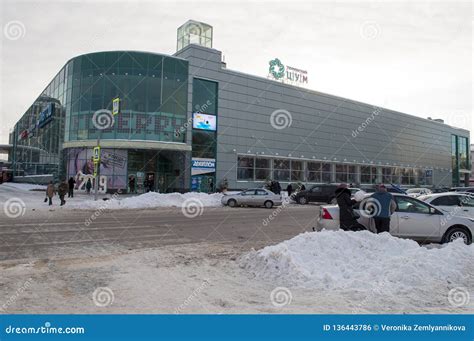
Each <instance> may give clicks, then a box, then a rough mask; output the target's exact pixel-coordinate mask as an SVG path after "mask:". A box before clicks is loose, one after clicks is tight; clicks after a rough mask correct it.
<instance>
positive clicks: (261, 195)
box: [254, 189, 269, 206]
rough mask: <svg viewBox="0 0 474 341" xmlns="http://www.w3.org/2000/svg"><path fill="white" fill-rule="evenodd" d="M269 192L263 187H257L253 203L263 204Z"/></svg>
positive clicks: (256, 204)
mask: <svg viewBox="0 0 474 341" xmlns="http://www.w3.org/2000/svg"><path fill="white" fill-rule="evenodd" d="M268 197H269V194H268V192H267V191H265V190H263V189H257V190H256V191H255V200H254V205H255V206H263V204H264V203H265V201H266V200H267V199H268Z"/></svg>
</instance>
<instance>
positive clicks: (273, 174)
mask: <svg viewBox="0 0 474 341" xmlns="http://www.w3.org/2000/svg"><path fill="white" fill-rule="evenodd" d="M432 174H433V173H432V170H424V169H417V168H400V167H380V166H379V167H377V166H362V165H361V166H358V165H354V164H341V163H328V162H317V161H299V160H291V159H275V158H259V157H254V156H238V158H237V180H239V181H265V180H277V181H301V182H314V183H331V182H335V183H361V184H376V183H381V182H383V183H395V184H402V185H415V184H418V185H432V184H433V175H432Z"/></svg>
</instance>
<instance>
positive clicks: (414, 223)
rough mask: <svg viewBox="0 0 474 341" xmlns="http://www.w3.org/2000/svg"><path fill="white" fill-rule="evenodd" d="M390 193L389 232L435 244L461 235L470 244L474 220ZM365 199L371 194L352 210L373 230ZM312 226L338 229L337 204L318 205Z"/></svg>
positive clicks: (363, 223) (360, 220) (321, 228)
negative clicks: (392, 208)
mask: <svg viewBox="0 0 474 341" xmlns="http://www.w3.org/2000/svg"><path fill="white" fill-rule="evenodd" d="M392 195H393V198H394V200H395V202H396V203H397V209H396V211H395V212H394V213H393V214H392V216H391V219H390V234H391V235H393V236H395V237H400V238H409V239H413V240H416V241H419V242H435V243H446V242H451V241H453V240H455V239H458V238H462V239H463V240H464V242H465V243H466V244H471V242H472V235H473V234H474V219H471V218H466V217H459V216H453V215H450V214H449V213H447V212H443V211H442V210H440V209H438V208H436V207H434V206H432V205H430V204H428V203H426V202H423V201H421V200H418V199H415V198H412V197H409V196H406V195H403V194H396V193H392ZM364 202H365V203H364ZM368 202H370V195H368V196H366V199H364V200H363V201H362V202H361V203H360V204H359V205H355V206H354V210H355V211H356V212H357V213H358V214H359V215H360V218H359V219H358V222H359V223H361V224H362V225H364V226H365V228H367V229H368V230H370V231H372V232H375V225H374V222H373V219H372V218H371V214H370V210H368V209H367V208H365V207H364V205H366V206H370V205H369V204H367V203H368ZM361 206H362V209H361ZM315 229H316V230H317V231H321V230H323V229H326V230H337V229H339V207H338V206H337V205H325V206H321V208H320V213H319V217H318V219H317V226H316V228H315Z"/></svg>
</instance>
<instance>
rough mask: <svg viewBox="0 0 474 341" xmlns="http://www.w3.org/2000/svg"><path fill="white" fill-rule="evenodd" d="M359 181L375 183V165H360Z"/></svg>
mask: <svg viewBox="0 0 474 341" xmlns="http://www.w3.org/2000/svg"><path fill="white" fill-rule="evenodd" d="M360 182H361V183H363V184H375V183H377V167H373V166H361V167H360Z"/></svg>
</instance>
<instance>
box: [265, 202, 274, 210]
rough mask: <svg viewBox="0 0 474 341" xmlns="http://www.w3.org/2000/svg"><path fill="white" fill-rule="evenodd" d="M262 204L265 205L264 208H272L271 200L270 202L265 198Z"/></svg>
mask: <svg viewBox="0 0 474 341" xmlns="http://www.w3.org/2000/svg"><path fill="white" fill-rule="evenodd" d="M264 205H265V207H266V208H272V207H273V202H271V201H270V200H267V201H265V203H264Z"/></svg>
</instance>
